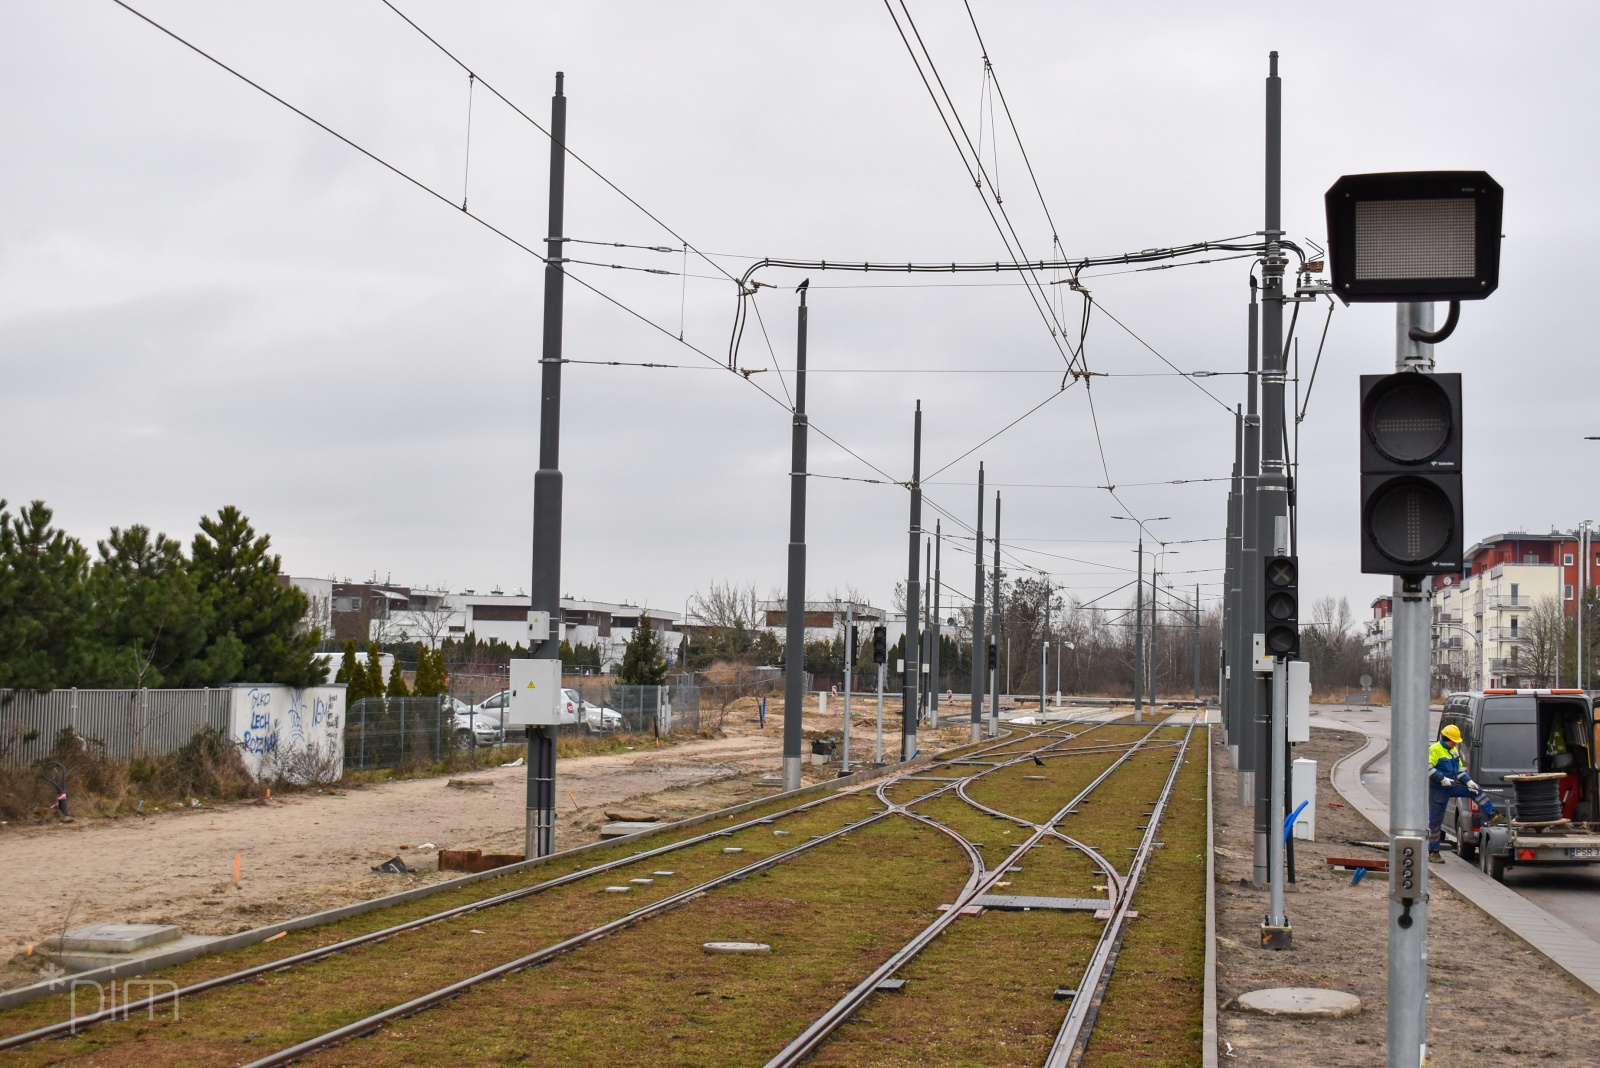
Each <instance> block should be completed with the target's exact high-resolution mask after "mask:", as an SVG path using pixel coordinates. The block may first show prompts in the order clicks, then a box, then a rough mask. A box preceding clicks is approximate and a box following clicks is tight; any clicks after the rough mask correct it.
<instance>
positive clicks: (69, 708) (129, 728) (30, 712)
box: [0, 688, 232, 767]
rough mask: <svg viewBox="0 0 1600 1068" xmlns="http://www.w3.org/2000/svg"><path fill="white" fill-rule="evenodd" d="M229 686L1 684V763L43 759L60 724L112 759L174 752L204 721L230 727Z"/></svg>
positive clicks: (26, 763)
mask: <svg viewBox="0 0 1600 1068" xmlns="http://www.w3.org/2000/svg"><path fill="white" fill-rule="evenodd" d="M231 694H232V691H231V690H229V689H227V688H220V689H202V690H79V689H64V690H51V691H50V692H49V693H35V692H33V691H29V690H0V765H4V766H6V767H28V766H29V765H31V764H33V763H35V762H36V761H39V760H43V759H45V758H46V757H47V756H49V754H50V750H51V749H53V748H54V747H55V744H56V740H57V739H58V738H60V736H61V732H62V731H63V730H68V729H70V730H71V731H72V732H73V733H74V734H76V735H77V736H79V737H80V738H83V739H85V740H87V741H88V742H89V743H90V744H93V745H96V746H98V747H103V749H104V755H105V756H107V757H109V758H111V759H113V760H129V759H132V758H133V757H135V756H163V755H165V754H167V753H173V752H176V751H177V750H178V749H180V748H182V746H183V744H184V743H185V742H187V741H188V740H189V739H190V737H191V736H193V734H194V732H195V730H196V729H198V728H200V727H204V726H210V727H213V728H215V729H216V730H217V731H219V732H220V733H222V734H227V733H228V712H229V708H230V706H231V701H232V696H231Z"/></svg>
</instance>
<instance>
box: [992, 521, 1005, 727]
mask: <svg viewBox="0 0 1600 1068" xmlns="http://www.w3.org/2000/svg"><path fill="white" fill-rule="evenodd" d="M990 587H991V592H992V593H993V595H994V622H993V623H992V624H991V625H990V627H989V631H990V634H989V644H990V647H991V648H993V650H994V656H992V657H991V658H990V659H991V660H992V661H993V662H994V667H993V668H991V669H990V671H989V691H990V692H989V708H990V710H991V711H990V715H989V737H991V738H994V737H997V736H998V735H999V734H1000V628H1001V626H1002V625H1003V624H1004V618H1005V617H1003V616H1002V615H1001V614H1000V491H999V490H995V491H994V578H993V579H992V580H991V582H990Z"/></svg>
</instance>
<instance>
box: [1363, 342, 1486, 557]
mask: <svg viewBox="0 0 1600 1068" xmlns="http://www.w3.org/2000/svg"><path fill="white" fill-rule="evenodd" d="M1462 526H1463V524H1462V500H1461V376H1460V375H1454V374H1424V373H1419V372H1414V371H1402V372H1399V373H1397V374H1392V375H1362V376H1361V570H1362V572H1363V573H1365V574H1372V575H1445V574H1454V573H1456V572H1458V571H1460V570H1461V557H1462Z"/></svg>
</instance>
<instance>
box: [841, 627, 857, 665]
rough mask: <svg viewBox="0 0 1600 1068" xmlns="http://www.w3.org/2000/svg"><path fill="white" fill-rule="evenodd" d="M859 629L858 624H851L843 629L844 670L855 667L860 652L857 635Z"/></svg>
mask: <svg viewBox="0 0 1600 1068" xmlns="http://www.w3.org/2000/svg"><path fill="white" fill-rule="evenodd" d="M860 629H861V625H860V624H859V623H852V624H850V626H849V627H847V628H845V636H844V664H845V667H846V668H853V667H855V666H856V659H857V657H858V656H859V654H860V652H861V636H860V635H859V634H858V633H857V631H859V630H860Z"/></svg>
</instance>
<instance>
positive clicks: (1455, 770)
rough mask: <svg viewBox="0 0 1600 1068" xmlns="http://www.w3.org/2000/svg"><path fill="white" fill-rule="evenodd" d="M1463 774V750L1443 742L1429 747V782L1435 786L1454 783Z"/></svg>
mask: <svg viewBox="0 0 1600 1068" xmlns="http://www.w3.org/2000/svg"><path fill="white" fill-rule="evenodd" d="M1460 774H1461V750H1460V749H1458V748H1456V747H1455V746H1446V745H1445V744H1444V742H1443V741H1438V742H1434V743H1433V744H1432V745H1430V746H1428V782H1429V783H1430V784H1431V785H1434V786H1444V785H1446V784H1447V783H1454V782H1455V779H1456V776H1457V775H1460Z"/></svg>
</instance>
